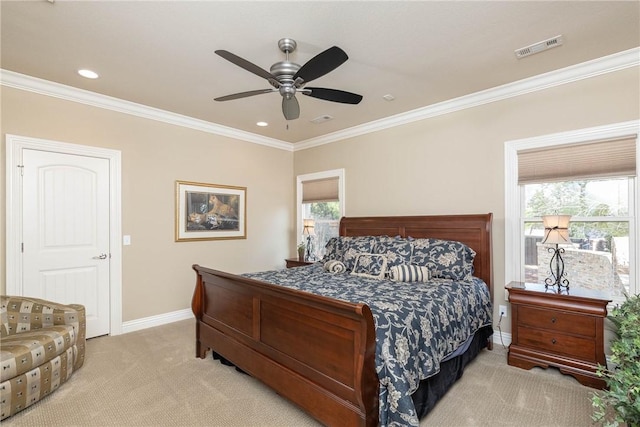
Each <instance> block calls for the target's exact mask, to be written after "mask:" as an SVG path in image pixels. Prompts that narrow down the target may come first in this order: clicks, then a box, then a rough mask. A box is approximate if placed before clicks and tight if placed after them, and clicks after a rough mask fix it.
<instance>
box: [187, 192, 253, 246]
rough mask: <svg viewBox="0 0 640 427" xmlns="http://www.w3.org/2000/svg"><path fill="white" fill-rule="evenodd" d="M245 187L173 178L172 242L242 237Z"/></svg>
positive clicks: (244, 224)
mask: <svg viewBox="0 0 640 427" xmlns="http://www.w3.org/2000/svg"><path fill="white" fill-rule="evenodd" d="M246 217H247V188H246V187H232V186H230V185H216V184H203V183H200V182H188V181H176V242H183V241H189V240H217V239H246V238H247V221H246Z"/></svg>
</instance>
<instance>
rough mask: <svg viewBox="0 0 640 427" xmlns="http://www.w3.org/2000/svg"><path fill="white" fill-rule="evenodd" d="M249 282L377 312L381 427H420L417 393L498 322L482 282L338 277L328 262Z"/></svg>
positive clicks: (266, 274)
mask: <svg viewBox="0 0 640 427" xmlns="http://www.w3.org/2000/svg"><path fill="white" fill-rule="evenodd" d="M244 276H245V277H251V278H253V279H257V280H262V281H264V282H268V283H273V284H277V285H281V286H286V287H289V288H293V289H298V290H303V291H307V292H310V293H313V294H318V295H324V296H327V297H331V298H335V299H339V300H343V301H348V302H353V303H365V304H367V305H368V306H369V307H370V308H371V311H372V313H373V318H374V322H375V326H376V371H377V373H378V377H379V378H380V425H381V426H391V427H395V426H418V425H419V420H418V417H417V416H416V410H415V406H414V404H413V400H412V399H411V394H412V393H413V392H414V391H415V390H416V389H417V388H418V384H419V382H420V380H423V379H426V378H429V377H431V376H433V375H435V374H437V373H438V372H439V371H440V362H441V361H442V360H443V359H445V358H446V357H447V356H448V355H449V354H451V353H452V352H453V351H455V350H456V349H457V348H458V347H459V346H460V345H461V344H463V343H464V342H465V340H467V338H469V337H470V336H472V335H473V334H475V332H476V331H478V330H479V329H480V328H482V327H483V326H486V325H490V324H491V322H492V305H491V297H490V295H489V291H488V289H487V286H486V285H485V284H484V282H483V281H482V280H480V279H478V278H475V277H474V278H473V279H472V280H471V281H469V282H456V281H452V280H446V279H432V280H431V281H429V282H426V283H419V282H411V283H405V282H392V281H389V280H377V279H369V278H364V277H357V276H354V275H351V274H348V273H346V274H330V273H327V272H326V271H324V269H323V267H322V264H321V263H315V264H313V265H310V266H306V267H298V268H291V269H285V270H273V271H265V272H259V273H248V274H244Z"/></svg>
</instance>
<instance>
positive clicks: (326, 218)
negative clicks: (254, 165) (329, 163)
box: [297, 169, 344, 260]
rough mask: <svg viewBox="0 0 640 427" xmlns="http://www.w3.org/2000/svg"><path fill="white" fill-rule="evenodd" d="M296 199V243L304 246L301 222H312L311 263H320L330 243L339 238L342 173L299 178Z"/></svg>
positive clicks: (341, 170) (341, 213)
mask: <svg viewBox="0 0 640 427" xmlns="http://www.w3.org/2000/svg"><path fill="white" fill-rule="evenodd" d="M297 196H298V217H297V230H298V233H297V234H298V236H299V238H298V241H299V242H304V243H305V244H306V243H307V241H308V240H307V239H308V236H306V235H303V231H304V229H303V224H304V220H310V219H312V220H314V228H313V236H311V242H312V245H311V249H312V254H311V255H312V260H316V259H321V258H322V256H323V255H324V247H325V245H326V244H327V242H328V241H329V239H330V238H332V237H336V236H338V233H339V226H340V218H342V216H343V215H344V169H336V170H330V171H326V172H318V173H312V174H306V175H299V176H298V178H297Z"/></svg>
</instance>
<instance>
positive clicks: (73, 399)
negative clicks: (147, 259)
mask: <svg viewBox="0 0 640 427" xmlns="http://www.w3.org/2000/svg"><path fill="white" fill-rule="evenodd" d="M194 337H195V324H194V321H193V320H185V321H180V322H175V323H171V324H168V325H164V326H159V327H156V328H150V329H145V330H142V331H137V332H132V333H129V334H125V335H119V336H114V337H111V336H105V337H99V338H94V339H91V340H89V341H87V350H86V359H85V364H84V366H83V367H82V368H81V369H80V370H78V372H76V373H75V374H74V375H73V377H72V378H71V379H70V380H69V382H67V383H66V384H64V385H62V386H61V388H60V389H59V390H57V391H56V392H55V393H53V394H52V395H50V396H48V397H46V398H44V399H43V400H41V401H39V402H38V403H36V404H35V405H32V406H31V407H29V408H27V409H26V410H24V411H22V412H20V413H18V414H16V415H14V416H13V417H11V418H8V419H6V420H4V421H3V422H2V425H3V426H6V427H10V426H16V427H18V426H25V427H36V426H37V427H42V426H292V427H293V426H295V427H304V426H318V425H319V424H318V423H317V422H316V421H314V420H313V419H312V418H311V417H309V416H308V415H307V414H306V413H305V412H303V411H301V410H300V409H298V408H297V407H296V406H294V405H293V404H291V403H289V402H288V401H287V400H285V399H284V398H282V397H280V396H279V395H277V394H276V393H275V392H273V391H271V390H270V389H269V388H267V387H266V386H264V385H263V384H262V383H260V382H259V381H257V380H255V379H253V378H251V377H249V376H248V375H243V374H241V373H238V372H237V371H236V370H235V369H234V368H232V367H228V366H224V365H222V364H220V363H219V362H218V361H214V360H212V358H211V357H207V358H206V359H204V360H202V359H198V358H196V357H195V345H194V341H195V338H194ZM592 393H593V390H592V389H590V388H588V387H584V386H582V385H581V384H579V383H578V382H577V381H576V380H575V379H573V378H572V377H570V376H565V375H562V374H560V373H559V372H558V371H557V370H555V369H548V370H543V369H539V368H534V369H532V370H530V371H526V370H523V369H519V368H515V367H512V366H508V365H507V362H506V350H505V349H504V348H503V347H502V346H500V345H495V346H494V350H493V351H487V350H483V351H482V352H481V353H480V355H479V356H478V357H477V358H476V360H474V361H473V362H472V363H471V364H470V365H469V366H468V367H467V368H466V370H465V372H464V375H463V376H462V378H461V379H460V380H459V381H458V382H457V383H456V384H455V385H454V387H453V388H452V389H451V390H449V392H448V393H447V395H445V396H444V398H443V399H442V400H441V401H440V402H439V403H438V404H437V405H436V407H435V408H434V409H433V410H432V411H431V413H429V414H428V415H427V417H425V418H424V419H422V420H421V422H420V426H421V427H424V426H581V427H583V426H589V425H592V421H591V417H590V416H591V412H592V411H591V401H590V398H591V394H592Z"/></svg>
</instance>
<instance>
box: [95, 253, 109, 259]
mask: <svg viewBox="0 0 640 427" xmlns="http://www.w3.org/2000/svg"><path fill="white" fill-rule="evenodd" d="M93 259H107V254H100V255H98V256H94V257H93Z"/></svg>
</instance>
